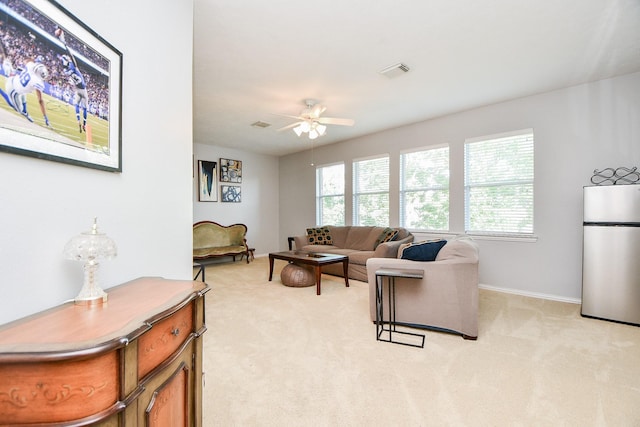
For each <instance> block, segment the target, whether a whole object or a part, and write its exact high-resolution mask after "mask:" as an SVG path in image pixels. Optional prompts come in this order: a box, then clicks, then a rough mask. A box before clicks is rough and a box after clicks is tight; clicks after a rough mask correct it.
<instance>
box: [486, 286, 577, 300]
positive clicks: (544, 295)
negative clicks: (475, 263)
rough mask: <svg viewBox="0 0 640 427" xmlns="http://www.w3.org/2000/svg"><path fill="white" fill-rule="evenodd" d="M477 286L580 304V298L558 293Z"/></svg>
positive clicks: (506, 292)
mask: <svg viewBox="0 0 640 427" xmlns="http://www.w3.org/2000/svg"><path fill="white" fill-rule="evenodd" d="M478 287H479V288H480V289H486V290H488V291H495V292H502V293H505V294H514V295H521V296H524V297H531V298H540V299H547V300H550V301H559V302H567V303H569V304H582V300H581V299H580V298H567V297H561V296H558V295H550V294H543V293H539V292H528V291H521V290H519V289H510V288H499V287H497V286H489V285H483V284H480V285H478Z"/></svg>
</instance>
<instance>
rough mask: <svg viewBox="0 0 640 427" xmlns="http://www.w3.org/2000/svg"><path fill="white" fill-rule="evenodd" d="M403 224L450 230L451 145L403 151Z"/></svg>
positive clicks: (401, 167) (423, 228) (410, 226)
mask: <svg viewBox="0 0 640 427" xmlns="http://www.w3.org/2000/svg"><path fill="white" fill-rule="evenodd" d="M400 224H401V225H402V226H403V227H406V228H409V229H417V230H433V231H435V230H438V231H447V230H449V147H448V146H447V147H437V148H432V149H428V150H422V151H415V152H409V153H402V154H400Z"/></svg>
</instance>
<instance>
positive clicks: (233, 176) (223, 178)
mask: <svg viewBox="0 0 640 427" xmlns="http://www.w3.org/2000/svg"><path fill="white" fill-rule="evenodd" d="M220 182H233V183H235V184H240V183H242V161H241V160H233V159H223V158H220Z"/></svg>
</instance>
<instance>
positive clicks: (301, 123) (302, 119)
mask: <svg viewBox="0 0 640 427" xmlns="http://www.w3.org/2000/svg"><path fill="white" fill-rule="evenodd" d="M305 105H306V106H307V108H305V109H304V110H302V112H301V113H300V115H299V116H289V115H282V114H279V115H282V116H284V117H290V118H292V119H297V120H298V121H297V122H295V123H292V124H290V125H287V126H284V127H282V128H280V129H278V132H280V131H283V130H287V129H293V131H294V132H295V133H296V135H298V136H302V134H303V133H306V134H308V135H309V139H316V138H318V137H319V136H322V135H324V134H325V133H326V131H327V126H326V125H339V126H353V124H354V121H353V120H352V119H340V118H335V117H320V115H321V114H322V113H324V111H325V110H326V109H327V107H325V106H324V105H320V104H318V103H317V102H316V101H315V100H313V99H307V100H305Z"/></svg>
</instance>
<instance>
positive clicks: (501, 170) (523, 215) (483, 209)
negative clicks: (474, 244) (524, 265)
mask: <svg viewBox="0 0 640 427" xmlns="http://www.w3.org/2000/svg"><path fill="white" fill-rule="evenodd" d="M464 163H465V167H464V185H465V215H464V216H465V231H466V232H467V233H475V234H494V235H531V234H533V130H532V129H528V130H524V131H518V132H514V133H511V134H503V135H495V136H491V137H484V138H475V139H473V140H469V141H467V142H466V143H465V146H464Z"/></svg>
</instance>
